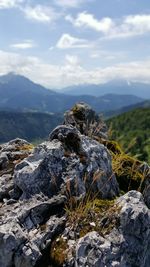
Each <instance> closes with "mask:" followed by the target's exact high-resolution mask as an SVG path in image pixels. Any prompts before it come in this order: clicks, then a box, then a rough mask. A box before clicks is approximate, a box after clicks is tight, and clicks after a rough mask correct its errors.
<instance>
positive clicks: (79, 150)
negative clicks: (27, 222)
mask: <svg viewBox="0 0 150 267" xmlns="http://www.w3.org/2000/svg"><path fill="white" fill-rule="evenodd" d="M14 183H15V186H16V187H18V188H19V189H20V190H21V191H22V193H23V194H22V199H23V198H30V197H32V196H33V195H35V194H38V193H40V192H42V193H43V194H44V195H46V196H48V197H53V196H54V195H56V194H58V193H62V194H65V195H67V196H68V197H77V198H81V197H84V196H85V194H86V193H88V194H90V193H93V194H96V195H99V196H101V197H102V198H110V199H111V198H114V197H115V196H117V195H118V193H119V188H118V183H117V181H116V178H115V176H114V174H113V172H112V167H111V156H110V154H109V152H108V150H107V148H106V147H105V146H104V145H102V144H100V143H99V142H97V141H95V140H93V139H91V138H89V137H87V136H85V135H81V134H80V132H79V131H78V130H77V129H76V128H74V127H73V126H71V125H68V126H66V125H61V126H58V127H57V128H56V129H55V130H54V131H53V132H52V133H51V135H50V141H47V142H44V143H42V144H41V145H39V146H38V147H36V148H35V149H34V152H33V153H32V154H31V155H30V156H29V157H28V158H26V159H25V160H23V161H22V162H21V163H20V164H18V165H17V166H16V168H15V171H14Z"/></svg>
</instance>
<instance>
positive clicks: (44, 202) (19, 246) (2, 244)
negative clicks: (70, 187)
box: [0, 195, 65, 267]
mask: <svg viewBox="0 0 150 267" xmlns="http://www.w3.org/2000/svg"><path fill="white" fill-rule="evenodd" d="M64 203H65V198H64V197H61V196H58V197H56V198H53V199H51V200H48V199H45V198H43V197H42V196H40V195H39V196H35V197H34V198H32V199H30V201H21V202H18V203H15V204H11V205H7V204H5V205H3V206H2V207H1V210H0V266H3V267H10V266H15V267H32V266H35V264H36V262H37V260H38V259H39V258H40V257H41V256H42V250H43V249H45V248H46V247H47V246H48V245H49V244H50V243H51V239H52V238H53V236H54V235H55V234H59V232H61V231H63V227H64V223H65V217H63V207H64Z"/></svg>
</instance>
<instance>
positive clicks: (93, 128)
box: [64, 102, 108, 140]
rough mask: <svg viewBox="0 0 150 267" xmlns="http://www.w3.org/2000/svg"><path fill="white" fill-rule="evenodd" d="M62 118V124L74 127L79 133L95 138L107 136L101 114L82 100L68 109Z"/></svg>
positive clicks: (105, 137)
mask: <svg viewBox="0 0 150 267" xmlns="http://www.w3.org/2000/svg"><path fill="white" fill-rule="evenodd" d="M64 118H65V119H64V124H66V125H72V126H74V127H76V128H77V129H78V130H79V131H80V132H81V134H84V135H87V136H90V137H93V138H96V139H97V138H98V139H99V138H100V139H101V138H102V139H107V138H108V136H107V130H108V129H107V126H106V124H105V122H104V120H103V118H102V116H100V115H97V114H96V113H95V111H94V110H93V109H92V108H91V107H90V106H89V105H88V104H86V103H84V102H80V103H77V104H76V105H75V106H74V107H73V108H72V109H71V110H70V111H67V112H66V113H65V115H64ZM100 139H99V140H100Z"/></svg>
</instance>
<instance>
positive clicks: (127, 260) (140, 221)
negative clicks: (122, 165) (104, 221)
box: [75, 191, 150, 267]
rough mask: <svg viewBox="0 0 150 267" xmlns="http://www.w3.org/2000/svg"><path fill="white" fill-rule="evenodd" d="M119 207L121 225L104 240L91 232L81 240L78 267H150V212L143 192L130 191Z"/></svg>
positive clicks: (78, 247)
mask: <svg viewBox="0 0 150 267" xmlns="http://www.w3.org/2000/svg"><path fill="white" fill-rule="evenodd" d="M116 204H117V206H119V207H120V212H119V213H118V218H119V220H120V226H119V227H115V228H114V229H113V230H112V231H111V233H110V234H109V235H107V236H105V237H102V236H100V234H98V233H97V232H91V233H88V234H87V235H86V236H84V237H83V238H81V239H79V241H78V243H77V246H76V256H75V266H76V267H82V266H89V267H90V266H91V267H105V266H107V267H112V266H115V267H117V266H118V267H133V266H134V267H149V266H150V211H149V210H148V208H147V207H146V205H145V203H144V200H143V197H142V195H141V193H139V192H136V191H130V192H128V193H127V194H126V195H124V196H122V197H120V198H119V199H118V200H117V201H116Z"/></svg>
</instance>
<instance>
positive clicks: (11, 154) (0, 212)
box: [0, 103, 150, 267]
mask: <svg viewBox="0 0 150 267" xmlns="http://www.w3.org/2000/svg"><path fill="white" fill-rule="evenodd" d="M105 139H107V131H106V126H105V124H104V123H103V122H102V120H101V118H100V117H99V116H98V115H96V114H95V112H94V111H93V110H92V109H91V108H90V107H89V106H88V105H86V104H83V103H79V104H77V105H76V106H75V107H74V108H73V109H72V110H71V111H69V112H67V113H66V115H65V121H64V124H63V125H59V126H58V127H57V128H55V129H54V130H53V131H52V133H50V135H49V140H48V141H46V142H44V143H42V144H40V145H38V146H37V147H35V148H34V149H33V147H32V146H31V144H29V143H28V142H26V141H25V140H21V139H15V140H13V141H11V142H9V143H7V144H4V145H1V146H0V201H1V203H0V267H1V266H2V267H34V266H35V267H37V266H40V267H41V266H44V267H48V266H49V265H50V266H51V267H54V266H60V267H61V266H64V267H74V266H76V267H83V266H88V267H92V266H93V267H112V266H114V267H117V266H118V267H133V266H134V267H149V266H150V211H149V209H148V207H150V198H149V194H150V191H149V178H150V177H149V166H148V165H146V164H144V165H143V167H142V166H141V168H144V169H143V172H145V176H144V177H145V179H144V181H142V183H141V192H143V196H142V194H141V193H139V192H137V191H130V192H128V193H127V194H125V195H123V196H121V197H119V193H120V190H119V187H118V183H117V180H116V177H115V175H114V174H113V171H112V164H111V155H110V153H109V151H108V149H107V148H106V147H105V146H104V145H103V144H102V143H101V141H102V140H105ZM117 197H118V198H117ZM94 198H98V200H99V201H100V204H99V205H100V207H101V208H100V209H97V207H96V208H95V202H92V205H91V206H90V205H89V202H91V201H93V199H94ZM108 199H109V200H111V201H109V200H108ZM72 200H73V201H72ZM89 200H90V201H89ZM86 201H87V202H86ZM88 201H89V202H88ZM103 202H106V205H103V204H102V203H103ZM72 203H73V205H72ZM86 203H87V206H86ZM69 204H71V209H70V210H68V209H69ZM82 205H85V209H84V206H83V209H82ZM88 205H89V206H88ZM146 205H147V206H146ZM106 206H107V209H106ZM80 207H81V210H80V209H79V208H80ZM91 207H93V208H92V209H91ZM76 208H77V210H76ZM85 210H87V216H88V217H87V218H85V217H84V216H83V217H82V215H84V213H85V214H86V212H85ZM78 212H80V213H81V220H80V221H79V224H80V225H78ZM72 214H73V215H72ZM70 216H72V218H71V219H70ZM94 216H95V218H96V221H94ZM82 218H83V220H82ZM88 219H89V221H88ZM92 220H93V221H92ZM70 222H72V224H70ZM74 225H76V227H74ZM83 225H85V228H86V229H82V228H83V227H82V226H83ZM89 226H90V227H89ZM81 229H82V230H84V231H81ZM81 232H82V233H81ZM61 242H62V243H61ZM58 246H60V247H59V248H58V249H57V247H58ZM63 250H64V251H63ZM46 251H47V253H46ZM63 252H64V253H63ZM45 253H46V254H45ZM44 255H48V261H47V263H45V256H44ZM58 257H60V258H61V259H60V262H58V261H57V265H55V264H56V262H55V260H57V259H58Z"/></svg>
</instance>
